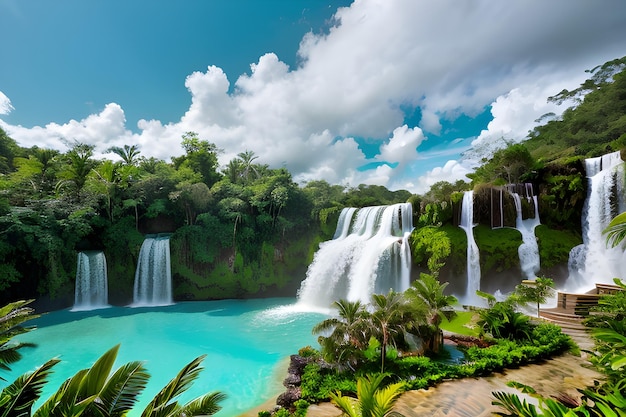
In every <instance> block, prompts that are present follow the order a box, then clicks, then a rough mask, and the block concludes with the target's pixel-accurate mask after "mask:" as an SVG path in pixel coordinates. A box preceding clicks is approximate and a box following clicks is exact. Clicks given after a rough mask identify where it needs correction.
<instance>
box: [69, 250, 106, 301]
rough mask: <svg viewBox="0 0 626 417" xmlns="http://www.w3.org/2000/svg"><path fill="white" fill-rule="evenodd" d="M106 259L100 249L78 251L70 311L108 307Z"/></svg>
mask: <svg viewBox="0 0 626 417" xmlns="http://www.w3.org/2000/svg"><path fill="white" fill-rule="evenodd" d="M108 301H109V292H108V284H107V261H106V258H105V256H104V252H102V251H85V252H78V256H77V265H76V287H75V290H74V307H73V308H72V311H79V310H95V309H98V308H104V307H109V305H108Z"/></svg>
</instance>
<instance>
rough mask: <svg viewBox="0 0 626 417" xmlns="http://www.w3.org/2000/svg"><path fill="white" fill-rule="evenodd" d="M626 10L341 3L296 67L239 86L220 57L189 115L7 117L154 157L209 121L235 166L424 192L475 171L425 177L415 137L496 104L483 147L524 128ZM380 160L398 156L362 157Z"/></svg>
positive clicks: (280, 65) (279, 65) (43, 138)
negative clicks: (244, 162)
mask: <svg viewBox="0 0 626 417" xmlns="http://www.w3.org/2000/svg"><path fill="white" fill-rule="evenodd" d="M625 9H626V3H623V2H622V1H621V0H605V2H604V3H603V7H598V6H597V5H596V4H595V3H592V2H571V1H569V0H553V1H550V2H545V1H540V0H515V1H508V2H496V3H494V2H492V1H488V0H476V1H471V2H470V1H466V2H459V1H456V0H455V1H452V0H439V1H436V2H433V1H418V0H358V1H355V2H354V3H353V4H352V5H351V6H350V7H346V8H341V9H339V10H338V11H337V12H336V15H335V17H336V19H337V21H338V22H340V24H338V25H336V26H335V27H333V28H331V29H330V31H329V32H328V33H326V34H320V35H314V34H313V33H309V34H308V35H306V36H305V37H304V38H303V39H302V41H301V43H300V49H299V52H298V54H299V57H300V58H301V62H300V64H299V66H298V67H297V68H295V69H292V70H290V69H289V67H288V65H286V64H285V63H284V62H281V61H280V59H279V58H278V57H277V56H276V55H275V54H273V53H268V54H265V55H263V56H261V57H260V58H259V60H258V62H257V63H254V64H252V65H251V69H250V73H249V74H243V75H240V76H239V77H236V81H235V83H234V88H233V89H231V83H230V81H229V79H228V77H227V75H226V74H225V73H224V72H223V70H222V69H220V68H218V67H216V66H213V65H210V66H208V67H207V70H206V71H205V72H194V73H192V74H190V75H189V76H188V77H187V79H186V81H185V86H186V87H187V89H188V91H189V93H190V95H191V104H190V107H189V109H187V111H186V112H185V113H184V115H183V116H182V117H181V118H180V120H179V121H177V122H173V123H168V124H163V123H162V122H161V121H159V120H140V121H138V122H137V127H138V129H139V133H136V134H134V133H131V132H130V131H129V130H128V129H127V128H126V126H125V124H126V121H125V117H124V111H123V110H122V108H121V107H120V106H119V105H117V104H115V103H111V104H108V105H107V106H106V107H105V108H104V109H103V110H102V111H101V112H100V113H97V114H94V115H91V116H89V117H86V118H85V119H83V120H80V121H75V120H71V121H69V122H67V123H64V124H57V123H50V124H48V125H46V126H44V127H34V128H24V127H21V126H10V125H8V124H7V123H5V122H2V121H1V120H0V124H1V125H2V126H3V127H5V128H6V130H7V131H8V132H9V133H10V135H11V136H12V137H13V138H15V139H16V140H18V142H19V143H20V144H22V145H24V146H31V145H33V144H37V145H39V146H50V147H59V146H60V141H59V138H60V137H65V138H67V139H70V140H71V139H77V140H81V141H85V142H88V143H93V144H97V146H98V148H99V149H100V150H102V149H105V148H107V147H109V146H112V145H118V146H119V145H121V144H125V143H126V144H139V145H140V147H141V152H142V154H143V155H145V156H155V157H160V158H169V157H170V156H172V155H175V154H179V153H181V152H182V150H181V148H180V139H181V135H182V134H183V133H184V132H186V131H195V132H198V133H199V135H200V137H201V138H203V139H207V140H209V141H211V142H214V143H215V144H216V145H217V146H218V148H221V149H223V150H224V153H223V154H222V155H221V158H220V162H221V163H222V164H226V163H227V162H228V160H230V159H231V158H232V157H234V156H235V155H237V154H238V153H240V152H243V151H245V150H252V151H254V152H255V153H256V154H257V155H258V157H259V158H258V162H260V163H266V164H269V165H270V166H272V167H280V166H286V167H287V168H288V169H289V170H290V171H291V172H292V173H293V175H294V177H295V178H296V179H297V180H301V181H306V180H310V179H326V180H328V181H330V182H333V183H350V184H352V185H358V183H360V182H366V183H371V184H381V185H386V186H388V187H390V188H394V189H395V188H400V187H402V188H408V189H410V190H411V191H420V192H423V191H425V190H426V188H427V187H428V186H429V185H430V184H432V183H434V182H436V181H438V180H440V179H446V180H449V181H453V180H456V179H459V178H462V177H463V176H464V175H465V173H466V171H467V169H468V167H467V165H462V164H461V163H459V162H455V161H449V162H447V163H445V165H444V166H443V167H440V168H436V169H432V170H430V171H429V172H428V173H426V174H425V175H424V176H423V177H419V176H420V175H421V174H423V170H420V167H419V161H420V160H421V159H424V158H425V157H427V155H421V154H420V153H418V152H417V151H416V150H415V148H416V147H417V146H419V144H420V143H422V141H424V140H426V136H425V135H424V132H426V133H427V134H430V133H437V132H439V131H440V129H441V126H442V124H441V118H448V119H454V118H455V117H458V116H459V115H461V114H467V115H470V116H472V115H476V114H478V113H480V112H482V111H483V109H484V108H485V107H486V106H489V105H490V104H491V106H492V113H493V116H494V120H493V121H492V122H491V123H490V124H489V126H488V128H487V129H486V130H485V131H484V132H482V133H481V134H480V135H479V136H478V138H477V139H476V140H475V142H474V146H475V147H476V152H475V153H474V155H477V156H481V155H483V154H484V152H488V151H489V149H491V148H492V145H493V143H494V141H496V140H497V139H498V138H499V137H501V136H504V137H506V138H510V139H514V140H521V138H523V137H524V136H525V135H526V134H527V132H528V130H530V129H532V127H533V123H534V120H535V119H536V118H537V117H539V116H541V114H543V113H545V112H547V111H551V110H550V106H549V105H547V104H546V102H545V100H546V97H547V96H549V95H553V94H555V93H557V92H558V91H560V89H562V88H563V87H566V88H576V87H577V85H578V84H579V83H580V81H582V79H583V78H584V72H583V71H584V70H585V69H588V68H592V67H594V66H595V65H598V64H601V63H603V62H605V61H606V60H608V59H613V58H615V57H618V56H621V55H623V52H624V47H623V45H625V44H626V32H625V31H623V27H624V25H625V24H626V21H625V20H626V10H625ZM208 64H209V63H208ZM233 79H235V78H233ZM558 85H560V86H561V87H560V88H557V87H558ZM411 106H419V107H420V110H421V112H422V115H423V118H422V121H421V123H420V127H421V128H417V127H414V126H406V125H405V121H404V112H403V110H402V109H404V108H407V107H408V108H410V107H411ZM8 110H10V101H9V100H8V98H6V96H4V95H0V114H2V113H4V114H7V113H8ZM16 111H25V110H24V109H17V110H16ZM422 129H423V131H422ZM357 137H361V138H367V139H368V141H370V142H374V143H377V144H378V145H379V146H380V152H379V154H378V155H376V156H375V157H374V158H370V159H368V158H366V157H365V154H364V152H363V151H362V150H361V149H360V148H359V146H358V145H357V141H356V140H355V139H353V138H357ZM433 140H434V139H433V136H431V137H430V138H429V141H433ZM450 158H454V156H450ZM446 160H447V159H446ZM368 162H379V163H385V164H382V165H380V164H379V165H378V166H377V167H376V168H375V169H372V170H366V171H362V170H359V169H358V168H359V167H362V166H364V165H365V164H367V163H368ZM418 177H419V178H418ZM425 187H426V188H425Z"/></svg>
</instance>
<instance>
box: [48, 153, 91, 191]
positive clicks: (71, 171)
mask: <svg viewBox="0 0 626 417" xmlns="http://www.w3.org/2000/svg"><path fill="white" fill-rule="evenodd" d="M93 150H94V145H87V144H85V143H80V142H75V143H74V144H73V146H72V148H71V149H70V150H69V151H68V152H67V153H66V154H65V166H64V167H63V168H62V170H61V172H60V173H59V177H60V178H61V181H59V182H58V183H57V185H56V188H57V190H60V189H61V188H62V187H63V186H66V185H73V186H74V187H73V190H72V191H73V192H74V193H75V194H76V195H77V194H78V193H79V192H80V191H81V190H82V189H83V186H84V185H85V182H86V181H87V175H89V173H90V172H91V169H92V168H93V167H94V165H95V162H94V160H93V159H91V157H92V156H93Z"/></svg>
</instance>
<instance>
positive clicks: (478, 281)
mask: <svg viewBox="0 0 626 417" xmlns="http://www.w3.org/2000/svg"><path fill="white" fill-rule="evenodd" d="M588 73H589V78H588V79H587V80H586V81H585V82H584V83H583V84H581V85H580V87H578V88H577V89H575V90H572V91H569V90H563V91H561V92H560V93H558V94H556V95H554V96H552V97H547V98H546V100H548V101H552V102H555V103H570V105H571V107H569V108H567V110H565V111H564V112H563V114H562V115H561V116H558V117H557V116H555V115H553V114H547V115H544V116H543V117H542V119H541V123H540V124H539V125H538V126H537V127H536V128H535V129H534V130H532V131H530V132H529V133H528V137H527V138H526V139H525V140H524V141H522V142H513V141H507V138H503V139H504V142H503V143H505V144H506V145H504V146H503V147H502V148H500V149H498V150H496V151H495V152H494V153H493V154H492V155H488V156H486V157H484V158H483V159H482V160H481V161H480V165H479V166H477V167H476V169H475V171H474V172H473V173H471V174H468V176H467V177H468V178H467V180H466V181H457V182H454V183H450V182H445V181H444V182H438V183H436V184H434V185H433V186H432V187H431V188H430V189H429V190H428V191H427V192H425V193H424V194H421V195H417V194H412V193H411V192H409V191H406V190H395V191H392V190H389V189H387V188H385V187H383V186H375V185H364V184H361V185H358V186H344V185H337V184H330V183H328V182H326V181H324V180H316V181H309V182H307V183H304V184H299V183H296V182H295V181H294V179H293V178H292V175H291V173H290V172H289V171H288V170H287V169H286V168H275V167H270V166H268V165H267V164H264V163H263V161H262V160H260V158H259V157H258V156H257V155H256V154H255V152H254V150H253V149H251V150H248V151H246V152H242V153H240V154H239V155H237V157H236V158H234V159H232V160H231V161H229V162H228V164H226V165H224V166H220V165H219V163H218V157H219V155H220V152H221V150H220V149H219V148H217V147H216V145H214V144H213V143H211V141H210V138H203V137H200V135H198V133H196V132H187V133H185V134H184V135H183V136H182V137H181V145H182V148H183V149H184V154H183V155H181V156H176V157H172V158H171V159H170V160H160V159H155V158H146V157H144V156H143V155H142V149H140V148H139V147H138V146H136V145H133V144H128V145H125V146H122V147H112V148H110V149H109V150H108V154H106V155H105V157H102V158H99V157H96V156H95V153H94V147H93V146H91V145H86V144H84V143H81V142H78V141H73V140H71V138H70V139H68V141H67V151H65V152H61V151H58V150H53V149H46V148H39V147H36V146H35V147H31V148H24V147H21V146H19V145H18V143H17V142H16V141H15V140H13V139H12V138H11V137H9V135H8V134H7V133H6V132H4V131H3V130H1V129H0V191H1V192H0V290H1V291H0V297H1V300H0V305H2V306H4V308H2V309H0V324H1V326H0V331H1V332H2V339H1V341H0V344H1V345H0V377H1V378H2V379H3V380H2V383H1V384H0V386H2V391H1V393H0V415H2V416H30V415H35V416H57V415H58V416H126V415H137V416H139V415H141V416H191V415H198V416H200V415H212V414H215V413H217V415H221V414H220V409H221V406H220V404H221V403H222V402H224V401H225V400H226V398H227V396H228V394H225V393H223V392H221V390H216V391H214V392H210V393H204V394H203V395H202V396H199V397H198V398H195V399H193V400H192V401H189V402H184V401H180V400H179V395H180V394H181V393H182V392H184V391H186V390H187V389H188V388H189V387H190V386H191V384H192V383H193V382H194V381H195V380H196V379H197V378H198V377H199V374H200V371H201V369H202V368H201V363H202V361H203V360H204V355H201V356H198V357H197V358H195V359H194V360H193V361H191V362H190V363H187V364H186V365H185V366H184V367H183V368H182V369H181V370H180V371H179V373H178V374H177V375H176V376H175V377H174V379H172V380H170V381H169V382H167V383H166V384H165V386H164V387H163V389H162V390H161V391H158V392H157V393H156V394H155V395H154V398H153V399H151V400H150V401H149V402H147V403H145V404H143V405H142V406H141V408H142V410H141V411H139V413H137V414H132V413H131V410H133V409H134V411H133V412H137V399H138V398H139V396H140V394H141V392H142V391H143V390H144V388H145V387H146V385H148V380H149V378H150V375H149V374H148V372H147V370H146V368H145V366H144V364H142V363H140V362H134V361H131V362H128V363H126V364H124V365H122V366H121V367H120V368H119V369H114V363H116V362H115V361H116V358H117V356H118V351H119V350H120V345H116V346H114V347H112V348H111V349H110V350H108V351H106V352H102V353H103V355H102V356H100V358H99V359H97V360H96V361H95V362H93V364H90V365H89V366H90V367H88V368H86V369H82V370H80V371H79V372H77V373H76V374H75V375H73V376H72V377H70V378H68V379H67V380H66V381H65V382H64V383H63V384H61V385H60V386H58V387H53V388H54V390H53V391H52V392H53V394H52V395H51V396H50V397H49V398H48V397H46V398H41V400H42V401H43V402H37V401H40V397H42V392H43V391H42V390H43V387H44V386H46V384H47V381H48V379H49V376H50V374H51V372H52V370H53V369H54V368H56V367H58V366H60V365H58V363H59V362H60V360H59V359H58V358H53V357H50V358H49V360H48V361H47V362H43V363H40V364H38V365H40V366H39V367H37V368H36V369H32V370H31V371H30V372H26V373H24V374H23V375H21V376H19V377H18V378H17V379H15V381H13V380H12V379H11V380H7V379H8V378H7V379H5V378H4V377H5V376H6V375H4V374H3V372H6V371H8V370H10V369H11V368H12V367H13V366H14V365H15V364H16V363H19V362H21V361H24V360H25V358H26V357H28V355H29V348H30V347H29V342H21V339H20V337H21V336H22V335H25V334H27V333H28V334H36V333H37V332H38V331H40V329H36V328H35V327H33V326H29V324H27V322H30V323H38V321H37V320H41V319H45V314H44V313H47V312H53V311H57V310H67V309H70V308H72V306H74V307H76V305H77V304H80V303H85V304H89V303H90V302H92V301H90V300H87V301H84V300H82V299H80V297H81V295H80V294H79V287H80V286H81V285H86V284H84V283H82V281H81V280H82V278H81V274H82V271H83V269H84V268H86V267H85V266H84V264H83V263H81V262H87V261H85V259H87V255H89V256H91V255H93V254H96V253H97V254H99V256H103V257H106V262H103V265H104V266H102V265H101V267H102V268H104V269H105V271H106V276H107V283H106V287H105V289H106V296H105V300H104V304H106V305H110V306H128V305H131V304H133V303H135V304H141V303H145V302H147V303H148V304H149V303H150V302H151V300H152V299H151V298H150V296H147V295H146V292H149V291H153V292H154V290H153V286H154V287H155V286H156V285H157V284H156V283H152V282H148V283H145V282H144V283H142V281H141V280H142V279H144V278H145V277H144V276H146V277H148V276H151V275H156V274H157V272H156V270H155V268H157V267H156V266H155V265H156V261H155V259H156V258H157V257H160V258H163V259H166V260H167V262H166V264H165V267H164V268H166V269H167V277H168V279H167V281H168V282H167V285H168V287H167V298H166V299H165V303H164V304H174V303H192V302H193V303H196V302H206V301H216V302H217V301H221V300H257V299H269V298H275V297H290V298H295V299H297V302H298V303H300V304H302V305H315V307H316V308H317V309H318V310H319V309H324V314H323V315H321V316H316V318H315V320H314V323H313V325H312V326H309V327H307V328H306V333H307V334H308V335H309V336H310V337H311V338H312V341H313V342H312V343H310V344H308V345H302V346H300V347H299V348H297V349H295V350H294V351H292V352H291V354H290V358H289V361H290V362H289V365H288V367H289V369H288V376H287V379H286V380H285V382H284V388H286V390H283V391H284V392H282V393H281V394H280V395H279V396H278V400H277V405H276V406H275V407H273V408H271V409H265V410H262V411H259V412H258V415H260V416H263V417H266V416H270V415H277V416H283V417H284V416H290V415H296V416H304V415H312V416H315V415H316V414H315V410H314V407H317V406H318V404H324V403H326V404H332V406H333V407H334V409H335V411H336V414H334V415H337V416H339V415H348V416H381V417H382V416H386V415H394V413H395V415H399V414H400V415H412V414H411V411H410V409H409V408H406V405H405V406H403V407H404V408H398V404H400V398H402V395H403V393H405V392H408V391H417V390H422V391H423V390H428V389H429V388H431V387H436V386H437V385H439V384H441V383H443V382H444V381H453V380H458V379H463V378H477V377H485V376H489V375H492V374H494V373H497V372H501V371H503V370H505V369H512V368H520V367H524V366H526V365H528V364H541V363H544V362H546V361H548V360H549V359H550V358H553V357H558V356H560V355H576V356H577V357H580V355H581V354H583V355H584V357H585V358H586V359H585V360H586V361H587V365H588V366H589V367H591V368H593V369H594V370H595V372H597V378H596V379H595V380H594V381H590V382H589V383H588V384H587V386H581V387H579V388H578V390H577V391H576V395H573V394H568V395H561V396H557V397H554V396H552V397H549V396H545V395H544V394H542V393H541V392H539V391H538V390H537V391H536V390H535V389H534V388H533V387H532V386H531V384H524V383H520V382H512V383H511V385H510V386H511V387H514V388H517V389H518V390H519V393H511V390H506V391H494V392H493V393H492V394H491V396H490V398H489V399H488V401H489V402H491V404H492V407H493V408H492V411H493V412H494V413H497V414H498V415H502V416H626V379H625V377H624V375H626V373H625V369H626V327H625V323H626V320H625V318H624V314H626V298H625V297H626V291H625V290H626V284H625V283H626V276H623V275H619V274H620V273H624V272H626V270H624V268H623V267H624V264H626V260H625V259H626V258H624V257H623V253H624V249H623V248H624V244H626V217H625V216H626V215H624V214H623V213H624V212H626V189H625V188H624V187H623V186H624V184H626V170H625V169H624V163H623V161H624V160H625V159H626V152H625V151H626V57H625V58H620V59H616V60H613V61H609V62H606V63H604V64H602V65H599V66H598V67H596V68H593V69H591V70H589V71H588ZM592 170H593V173H592ZM608 170H611V173H610V174H607V178H608V179H606V180H605V181H606V184H608V185H606V188H605V189H604V191H602V192H603V193H604V194H599V195H600V197H598V198H599V200H598V202H592V199H591V197H590V194H591V188H592V187H598V185H597V184H596V183H595V182H594V181H592V178H591V177H592V176H594V178H595V174H596V173H600V172H604V171H608ZM603 184H605V183H603ZM594 204H595V205H601V206H602V207H607V208H606V210H605V213H604V214H603V215H604V220H603V221H604V222H605V223H602V224H601V226H600V228H599V230H598V232H597V235H598V237H595V238H593V239H595V240H593V242H591V240H592V238H590V237H589V236H591V234H590V232H589V229H591V228H592V227H593V226H592V223H593V222H594V220H591V217H592V212H593V209H592V207H594ZM386 222H388V224H389V226H388V228H389V230H391V232H380V231H375V230H374V229H372V230H370V228H374V227H379V226H380V225H381V224H387V223H386ZM594 224H595V223H594ZM529 225H530V226H529ZM357 226H358V227H357ZM359 227H361V228H360V229H359ZM380 227H381V228H382V226H380ZM357 229H358V230H357ZM367 233H371V235H368V239H369V241H374V240H375V241H376V242H377V245H380V244H381V243H382V242H384V245H383V246H384V249H383V250H382V252H381V253H382V255H381V254H380V253H377V254H375V255H374V254H373V253H374V252H371V251H370V247H369V246H367V243H365V241H364V240H363V239H361V240H359V239H360V238H359V237H358V236H362V235H364V234H367ZM385 233H386V234H385ZM357 235H358V236H357ZM528 236H530V238H529V237H528ZM596 241H599V242H600V243H597V242H596ZM148 242H149V244H150V245H153V246H152V247H151V248H148V247H147V244H148ZM164 242H166V245H167V246H159V245H161V243H164ZM348 244H350V245H351V246H348ZM593 245H601V246H600V247H601V249H600V250H596V249H594V246H593ZM345 248H348V250H347V251H346V252H344V251H343V250H344V249H345ZM389 248H391V249H389ZM522 248H523V249H522ZM159 251H162V253H161V252H159ZM613 251H617V252H618V258H617V260H616V261H613V260H602V261H601V262H603V263H604V264H611V262H614V264H615V268H614V269H611V270H610V273H609V276H606V277H604V276H600V274H599V273H598V272H597V271H595V272H594V273H593V274H590V272H591V271H592V269H593V267H592V266H589V265H591V264H589V262H592V261H594V260H595V259H596V252H600V253H601V255H602V256H605V255H606V254H607V253H613ZM159 253H161V254H159ZM83 254H87V255H83ZM77 256H78V261H77ZM81 256H84V257H85V258H84V259H83V258H81ZM598 256H600V255H598ZM607 256H608V255H607ZM81 259H83V260H81ZM381 259H382V260H384V262H386V263H385V265H384V266H381V265H382V262H383V261H381ZM601 259H605V258H601ZM607 259H608V258H607ZM373 261H376V262H378V263H372V262H373ZM611 265H612V264H611ZM141 268H146V269H144V270H143V272H142V271H141ZM158 268H163V267H162V266H159V267H158ZM351 268H352V269H351ZM146 271H147V272H146ZM356 280H364V281H359V282H358V283H355V282H354V281H356ZM368 280H369V281H368ZM585 284H591V286H592V287H593V284H599V285H600V286H599V287H597V288H600V289H599V290H598V289H597V288H595V287H594V288H593V290H592V291H596V293H594V295H593V296H589V297H586V296H582V295H579V296H574V295H571V294H574V293H580V292H581V289H582V288H583V287H585ZM589 290H590V288H584V293H585V294H588V291H589ZM557 293H558V294H559V295H558V296H557ZM562 294H567V297H570V298H568V299H569V300H571V299H572V297H573V299H574V300H576V301H575V304H576V305H575V306H574V307H572V314H573V315H574V316H576V317H575V318H576V320H577V323H578V324H580V327H581V328H583V330H582V334H583V335H585V336H584V337H587V338H588V339H589V341H590V342H589V345H585V346H583V345H580V344H578V340H577V338H576V337H573V336H572V332H571V331H568V329H567V328H566V327H567V326H565V327H564V326H563V325H562V323H561V322H559V321H558V320H556V319H554V317H556V315H554V316H550V317H549V316H548V315H544V316H542V315H541V314H540V310H541V309H542V308H544V309H546V307H544V305H545V304H546V303H548V302H553V304H557V301H556V300H557V297H558V303H559V306H560V305H561V304H562V305H563V306H564V307H563V308H565V306H566V305H569V304H567V303H569V302H571V301H567V300H566V298H565V296H563V295H562ZM142 297H144V298H142ZM591 299H593V300H594V301H593V302H589V303H587V301H588V300H591ZM42 314H43V316H42ZM216 314H217V313H216ZM224 315H226V313H224ZM31 320H32V321H31ZM31 330H32V331H31ZM234 332H236V331H234ZM280 337H284V338H289V335H282V336H280ZM118 343H120V344H121V346H122V349H123V346H124V340H119V342H118ZM276 343H280V341H276ZM39 344H41V345H44V346H45V344H46V342H45V341H43V342H40V343H39ZM450 345H454V349H453V350H450V348H449V346H450ZM568 352H569V353H568ZM141 353H142V352H135V354H136V355H139V356H140V355H141ZM138 359H141V357H139V358H138ZM152 365H154V364H152ZM207 368H209V367H207ZM204 372H207V373H210V369H207V370H205V371H204ZM283 377H284V375H281V379H282V378H283ZM36 402H37V405H36V406H35V403H36ZM129 413H130V414H129ZM342 413H343V414H342Z"/></svg>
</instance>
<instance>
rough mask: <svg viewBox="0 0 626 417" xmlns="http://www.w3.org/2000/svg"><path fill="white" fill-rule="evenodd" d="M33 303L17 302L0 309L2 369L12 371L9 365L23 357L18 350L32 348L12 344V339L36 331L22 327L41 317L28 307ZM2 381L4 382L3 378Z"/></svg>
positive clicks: (0, 364)
mask: <svg viewBox="0 0 626 417" xmlns="http://www.w3.org/2000/svg"><path fill="white" fill-rule="evenodd" d="M32 301H33V300H25V301H16V302H14V303H10V304H7V305H6V306H4V307H2V308H0V369H3V370H6V371H8V370H10V368H9V364H11V363H15V362H17V361H18V360H20V359H21V357H22V355H21V353H20V352H18V350H19V349H21V348H23V347H25V346H30V344H28V343H23V342H11V339H12V338H13V337H15V336H17V335H20V334H22V333H26V332H29V331H31V330H33V329H34V327H24V326H22V323H24V322H26V321H28V320H32V319H35V318H37V317H39V314H33V313H34V311H35V310H33V309H32V308H31V307H27V305H28V304H30V303H31V302H32ZM0 380H3V381H4V379H3V378H0Z"/></svg>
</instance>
